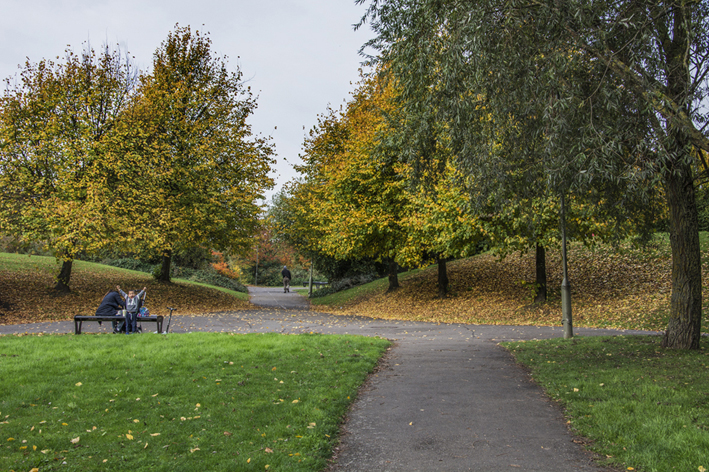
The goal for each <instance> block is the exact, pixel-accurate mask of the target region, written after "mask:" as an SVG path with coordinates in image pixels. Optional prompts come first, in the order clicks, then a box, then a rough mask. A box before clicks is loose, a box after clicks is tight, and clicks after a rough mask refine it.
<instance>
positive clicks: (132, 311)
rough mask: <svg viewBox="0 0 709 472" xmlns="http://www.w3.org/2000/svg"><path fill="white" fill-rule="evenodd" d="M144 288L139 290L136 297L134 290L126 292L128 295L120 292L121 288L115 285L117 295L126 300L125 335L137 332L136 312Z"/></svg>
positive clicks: (138, 308)
mask: <svg viewBox="0 0 709 472" xmlns="http://www.w3.org/2000/svg"><path fill="white" fill-rule="evenodd" d="M146 288H147V287H143V290H141V291H140V293H138V294H137V295H136V293H135V291H134V290H128V293H126V292H124V291H123V290H121V287H119V286H118V285H116V290H118V293H120V294H121V295H123V298H125V299H126V312H128V313H127V315H126V334H130V333H131V332H133V333H136V332H137V323H138V311H139V310H140V297H142V296H143V294H144V293H145V290H146Z"/></svg>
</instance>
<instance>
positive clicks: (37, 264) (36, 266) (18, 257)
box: [0, 252, 145, 276]
mask: <svg viewBox="0 0 709 472" xmlns="http://www.w3.org/2000/svg"><path fill="white" fill-rule="evenodd" d="M0 265H1V266H2V267H3V269H6V270H28V269H29V270H36V271H42V272H45V271H47V272H51V273H52V274H53V273H54V272H56V273H57V274H58V273H59V270H60V269H61V267H62V266H61V261H57V259H55V258H54V257H48V256H28V255H26V254H10V253H7V252H0ZM76 269H85V270H90V271H92V272H96V273H112V272H114V271H115V272H119V273H122V274H129V275H137V274H140V275H142V276H145V273H144V272H137V271H133V270H128V269H121V268H119V267H112V266H107V265H103V264H96V263H94V262H86V261H74V263H73V264H72V270H76Z"/></svg>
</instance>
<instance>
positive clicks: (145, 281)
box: [0, 253, 249, 324]
mask: <svg viewBox="0 0 709 472" xmlns="http://www.w3.org/2000/svg"><path fill="white" fill-rule="evenodd" d="M59 269H60V264H59V263H58V262H57V261H56V259H54V258H52V257H43V256H27V255H20V254H7V253H0V299H1V300H2V302H3V306H2V307H0V313H1V315H0V324H12V323H34V322H40V321H56V320H66V319H70V318H72V317H73V316H74V315H75V314H93V313H94V312H95V311H96V308H97V307H98V305H99V304H100V303H101V299H102V298H103V296H104V295H105V294H106V292H107V291H108V290H109V289H111V288H113V287H115V286H116V285H120V286H121V287H122V288H124V289H129V288H134V289H141V288H143V287H144V286H147V288H148V299H147V302H146V305H147V306H148V307H149V308H150V311H151V312H152V313H153V314H163V315H165V314H167V307H168V306H172V307H177V308H178V309H179V311H178V312H176V314H179V315H188V314H205V313H212V312H218V311H225V310H239V309H245V308H248V307H249V303H248V295H247V294H245V293H241V292H235V291H233V290H228V289H223V288H218V287H212V286H208V285H205V284H199V283H195V282H188V281H185V280H180V279H175V280H173V283H171V284H165V283H160V282H157V281H155V280H154V279H153V278H152V277H151V276H150V275H148V274H145V273H143V272H137V271H132V270H127V269H120V268H116V267H110V266H105V265H101V264H94V263H91V262H84V261H75V262H74V264H73V270H72V277H71V283H70V286H71V290H72V291H71V293H68V294H57V293H55V292H54V291H53V290H52V289H53V287H54V285H55V283H56V281H55V277H56V275H57V274H58V273H59Z"/></svg>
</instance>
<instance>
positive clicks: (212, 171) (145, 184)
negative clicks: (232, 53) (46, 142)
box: [117, 26, 274, 281]
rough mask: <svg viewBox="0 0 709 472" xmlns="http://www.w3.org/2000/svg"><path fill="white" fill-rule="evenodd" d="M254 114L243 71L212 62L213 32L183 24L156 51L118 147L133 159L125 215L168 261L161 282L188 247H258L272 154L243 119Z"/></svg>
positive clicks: (145, 245)
mask: <svg viewBox="0 0 709 472" xmlns="http://www.w3.org/2000/svg"><path fill="white" fill-rule="evenodd" d="M255 109H256V101H255V99H254V98H253V97H252V95H251V92H250V90H249V89H248V88H247V87H245V85H244V84H243V82H242V81H241V74H240V72H238V71H237V72H230V70H229V66H228V64H227V61H226V58H222V57H215V56H214V54H213V53H212V51H211V40H210V39H209V37H208V36H207V35H204V34H201V33H200V32H198V31H195V32H192V31H191V29H190V28H189V27H179V26H178V27H176V28H175V30H174V31H172V32H171V33H170V34H169V35H168V37H167V39H166V40H165V41H164V42H163V43H162V44H161V46H160V47H159V48H158V49H157V51H156V52H155V55H154V61H153V70H152V73H151V74H150V75H147V76H145V77H144V79H143V81H142V83H141V86H140V101H138V102H137V103H136V104H135V108H134V109H133V110H132V117H133V119H132V121H131V123H132V126H130V127H128V128H126V129H125V130H124V133H125V138H126V139H124V140H123V146H122V147H118V148H117V149H119V150H120V152H121V153H122V154H123V155H124V156H127V157H126V159H130V163H129V164H128V162H126V164H127V165H126V166H124V168H123V170H122V171H121V178H124V179H125V180H126V181H127V182H130V183H131V184H130V186H129V188H126V189H123V191H122V192H121V201H120V210H122V211H126V212H131V213H132V214H133V215H135V222H134V225H135V227H136V228H138V229H139V231H140V233H141V234H140V235H139V237H138V238H136V239H137V240H138V241H139V244H140V247H141V248H142V250H144V251H156V252H158V253H159V254H161V255H162V270H161V272H160V278H161V280H164V281H169V280H170V265H171V257H172V255H173V254H175V253H178V252H179V251H181V250H183V249H185V248H188V247H193V246H205V247H209V248H211V249H216V250H226V251H230V252H234V253H238V252H243V251H246V250H247V249H248V248H250V247H251V245H252V243H253V235H254V234H256V232H257V229H258V226H259V225H258V218H259V215H260V214H261V211H262V207H261V205H260V204H259V199H261V198H263V192H264V191H265V190H266V189H268V188H270V187H272V185H273V181H272V179H271V178H269V177H268V171H269V170H270V165H271V163H273V159H272V157H271V156H272V155H273V152H274V151H273V148H272V146H271V144H270V143H269V141H268V140H267V139H266V138H261V137H254V136H252V132H251V126H250V125H249V124H248V123H247V121H246V120H247V118H248V117H249V116H250V115H251V114H252V113H253V112H254V110H255Z"/></svg>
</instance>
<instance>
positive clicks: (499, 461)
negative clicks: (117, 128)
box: [0, 287, 639, 472]
mask: <svg viewBox="0 0 709 472" xmlns="http://www.w3.org/2000/svg"><path fill="white" fill-rule="evenodd" d="M249 291H250V294H251V302H252V303H253V304H254V305H255V306H257V307H259V308H258V309H254V310H244V311H236V312H225V313H214V314H211V315H209V316H177V315H175V316H173V319H172V324H171V327H170V332H171V333H185V332H194V331H216V332H220V331H224V332H235V333H259V332H281V333H308V332H317V333H324V334H357V335H365V336H380V337H384V338H387V339H391V340H393V341H394V345H393V346H392V348H391V349H390V351H389V352H388V353H387V356H386V358H385V361H384V362H383V364H382V366H381V368H380V369H379V370H378V372H377V373H376V374H375V375H373V376H372V377H371V378H370V380H369V381H368V382H367V384H366V386H365V387H364V388H363V389H362V391H361V392H360V395H359V397H358V398H357V400H356V402H355V403H354V405H353V407H352V409H351V411H350V413H349V415H348V418H347V421H346V423H345V425H344V427H343V429H344V434H343V436H342V438H341V443H340V445H339V446H338V448H337V450H336V453H335V455H336V460H335V463H334V464H333V466H332V468H331V469H332V471H338V472H340V471H343V472H344V471H346V472H359V471H362V472H365V471H366V472H374V471H378V472H389V471H392V472H393V471H427V472H433V471H480V472H484V471H490V472H499V471H505V470H514V471H543V472H554V471H559V472H569V471H584V472H586V471H596V472H598V471H605V470H610V469H604V468H602V467H599V466H598V465H596V464H594V462H593V461H592V457H591V455H590V454H589V453H587V452H586V451H584V450H583V448H582V447H581V446H580V445H579V444H578V443H577V442H578V440H577V439H576V438H574V437H573V436H572V435H571V434H570V433H569V431H568V429H567V427H566V424H565V421H564V420H563V416H562V413H561V410H560V408H559V407H558V405H556V404H555V403H554V402H552V401H550V400H549V399H548V398H547V397H546V396H545V395H544V393H543V391H542V389H541V388H540V387H538V386H537V385H536V384H534V383H533V382H532V381H531V380H530V378H529V375H528V373H527V372H526V371H525V370H524V369H523V368H522V367H520V366H518V365H517V364H516V363H515V362H514V359H513V358H512V356H511V355H510V354H509V353H508V352H507V351H505V350H504V349H502V348H501V347H500V346H498V345H497V344H498V343H499V342H501V341H511V340H532V339H546V338H552V337H560V336H562V335H563V332H562V328H561V327H532V326H487V325H466V324H438V323H423V322H410V321H395V320H376V319H371V318H364V317H355V316H338V315H330V314H325V313H317V312H312V311H309V307H308V301H307V299H305V298H304V297H302V296H300V295H298V294H297V293H293V292H291V293H283V289H282V288H264V287H253V288H250V289H249ZM177 313H179V312H177ZM73 329H74V325H73V322H72V321H62V322H54V323H36V324H26V325H2V326H0V334H11V333H39V332H44V333H67V332H73ZM83 331H84V332H106V331H107V329H106V323H104V326H102V327H99V326H98V325H97V324H96V323H85V324H84V329H83ZM633 333H639V332H632V331H617V330H602V329H585V328H576V329H575V334H576V335H577V336H596V335H616V334H633ZM575 440H577V442H574V441H575Z"/></svg>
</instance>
